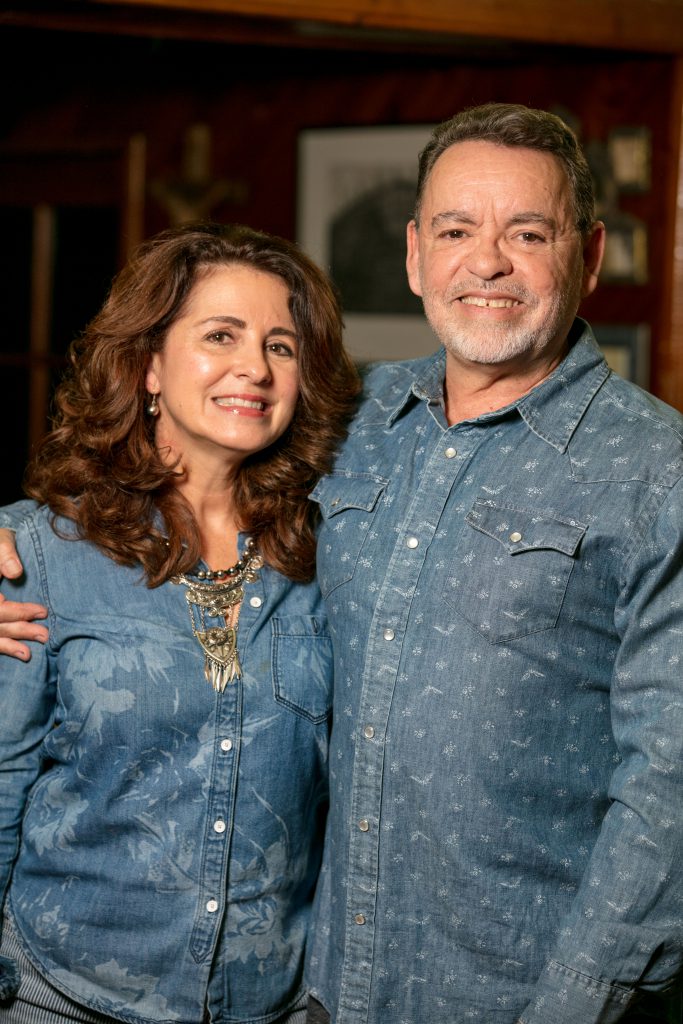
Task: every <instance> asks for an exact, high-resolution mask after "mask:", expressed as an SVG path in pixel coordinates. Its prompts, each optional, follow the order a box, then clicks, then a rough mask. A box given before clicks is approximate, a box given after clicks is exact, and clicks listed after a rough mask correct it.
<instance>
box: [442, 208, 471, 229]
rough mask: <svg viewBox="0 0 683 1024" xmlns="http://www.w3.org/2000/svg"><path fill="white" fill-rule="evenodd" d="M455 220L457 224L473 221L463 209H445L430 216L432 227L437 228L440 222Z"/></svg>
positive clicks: (447, 222) (446, 222)
mask: <svg viewBox="0 0 683 1024" xmlns="http://www.w3.org/2000/svg"><path fill="white" fill-rule="evenodd" d="M453 221H457V223H458V224H474V223H475V221H474V219H473V218H472V216H471V215H470V214H469V213H465V211H464V210H445V211H444V212H443V213H437V214H435V215H434V216H433V217H432V227H433V228H439V227H441V225H442V224H450V223H452V222H453Z"/></svg>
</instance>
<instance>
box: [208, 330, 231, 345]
mask: <svg viewBox="0 0 683 1024" xmlns="http://www.w3.org/2000/svg"><path fill="white" fill-rule="evenodd" d="M206 338H207V341H215V342H216V343H217V344H218V345H226V344H227V343H228V342H229V341H232V335H231V334H230V333H229V332H228V331H212V332H211V334H207V336H206Z"/></svg>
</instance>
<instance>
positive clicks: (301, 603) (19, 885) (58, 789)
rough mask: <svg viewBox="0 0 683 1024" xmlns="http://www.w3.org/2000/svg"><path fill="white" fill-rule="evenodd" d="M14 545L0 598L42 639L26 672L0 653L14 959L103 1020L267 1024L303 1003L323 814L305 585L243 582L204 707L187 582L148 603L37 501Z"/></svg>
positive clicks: (0, 883)
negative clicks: (46, 634) (42, 611)
mask: <svg viewBox="0 0 683 1024" xmlns="http://www.w3.org/2000/svg"><path fill="white" fill-rule="evenodd" d="M60 529H66V530H67V531H69V529H70V524H68V523H65V522H62V523H61V524H60ZM17 541H18V548H19V554H20V557H21V559H22V561H23V564H24V567H25V575H24V578H23V579H22V581H21V582H20V583H19V584H16V583H14V584H13V583H10V582H9V581H7V580H5V581H3V583H2V593H3V594H5V596H6V597H8V598H11V599H17V600H31V601H38V602H41V603H44V604H45V605H46V606H47V607H48V608H49V618H48V620H47V625H48V626H49V630H50V639H49V643H48V644H47V645H46V646H45V647H43V646H41V645H40V644H33V645H32V648H33V651H32V653H33V657H32V660H31V662H30V663H29V664H28V665H27V664H22V663H19V662H17V661H15V660H14V659H11V658H0V696H1V699H2V708H3V716H2V722H1V724H0V772H1V775H0V893H1V892H3V891H4V890H5V887H6V886H7V887H8V890H7V900H6V905H5V913H6V914H7V913H9V914H11V915H12V917H13V919H14V920H15V923H16V928H17V931H18V935H19V938H20V941H21V943H22V945H23V947H24V949H25V952H26V954H27V955H28V956H29V958H30V959H31V960H32V961H33V962H34V964H35V965H36V966H37V968H38V969H39V971H40V972H41V973H42V974H43V975H44V976H45V977H46V978H47V979H48V980H49V981H50V982H51V983H52V984H53V985H55V986H56V987H57V988H58V989H60V990H61V991H62V992H64V993H65V994H66V995H68V996H70V997H71V998H72V999H75V1000H76V1001H78V1002H79V1003H82V1004H84V1005H85V1006H87V1007H90V1008H92V1009H94V1010H97V1011H99V1012H102V1013H105V1014H110V1015H112V1016H114V1017H116V1018H117V1019H121V1020H126V1021H136V1022H139V1021H155V1022H159V1021H169V1022H170V1021H182V1022H183V1024H199V1022H202V1021H204V1020H206V1019H208V1018H207V1016H206V1009H207V1008H208V1011H209V1012H210V1014H211V1017H210V1019H211V1020H212V1021H215V1022H225V1024H227V1022H252V1024H254V1022H259V1024H267V1022H269V1021H275V1020H279V1018H280V1015H281V1014H282V1013H284V1012H285V1011H286V1010H287V1009H288V1008H290V1007H291V1006H293V1005H294V1004H295V1003H296V1002H297V1000H298V999H299V997H301V996H302V995H303V992H304V989H303V982H302V974H303V952H304V943H305V939H306V934H307V929H308V924H309V918H310V911H311V905H312V896H313V889H314V886H315V880H316V877H317V873H318V868H319V862H320V854H321V846H322V832H323V828H324V812H325V809H326V804H327V748H328V720H329V711H330V704H331V697H332V686H331V683H332V678H331V669H332V653H331V642H330V637H329V635H328V630H327V626H326V620H325V615H324V612H323V610H322V607H321V604H320V596H319V591H318V588H317V586H316V585H315V584H311V585H308V586H303V585H296V584H293V583H291V582H289V581H288V580H286V579H284V578H283V577H282V576H281V575H279V574H278V573H277V572H275V571H274V570H272V569H269V568H268V567H264V568H263V569H262V570H261V572H260V575H259V578H258V580H257V581H256V582H254V583H249V584H246V585H245V598H244V601H243V603H242V608H241V611H240V619H239V634H238V635H239V651H240V658H241V662H242V669H243V677H242V679H241V680H240V681H234V682H232V683H230V684H228V686H227V688H226V689H225V692H224V693H223V694H216V693H214V691H213V689H212V688H211V686H210V684H209V683H208V682H207V681H206V680H205V678H204V657H203V654H202V651H201V649H200V647H199V643H198V642H197V640H196V639H195V638H194V637H193V635H192V632H191V628H190V616H189V610H188V607H187V604H186V600H185V592H186V591H185V587H183V586H181V585H175V584H173V583H170V582H169V583H165V584H164V585H162V586H161V587H158V588H157V589H154V590H150V589H148V588H147V586H146V585H145V583H144V582H143V581H142V580H141V572H140V570H138V569H127V568H123V567H121V566H118V565H115V564H114V562H113V561H111V560H110V559H109V558H107V557H105V556H104V555H103V554H101V553H100V552H99V551H98V550H97V549H96V548H95V547H94V546H92V545H91V544H89V543H86V542H84V541H73V540H63V539H60V538H59V537H58V536H57V535H56V534H55V533H54V531H53V530H52V528H51V526H50V523H49V513H48V512H47V511H46V510H45V509H40V510H38V511H35V512H33V514H31V515H30V516H29V518H28V519H27V520H26V521H25V522H24V524H23V525H22V526H21V527H20V528H19V530H18V533H17ZM242 541H244V538H242ZM217 624H220V623H219V622H218V620H216V621H214V620H212V619H211V618H210V617H207V625H217Z"/></svg>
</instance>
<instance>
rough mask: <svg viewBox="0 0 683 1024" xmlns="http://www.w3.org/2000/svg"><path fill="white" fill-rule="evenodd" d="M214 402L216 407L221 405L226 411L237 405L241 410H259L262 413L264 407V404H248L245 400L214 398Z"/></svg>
mask: <svg viewBox="0 0 683 1024" xmlns="http://www.w3.org/2000/svg"><path fill="white" fill-rule="evenodd" d="M214 401H215V403H216V405H221V406H224V407H226V408H228V409H229V408H230V407H231V406H234V405H239V406H241V407H242V408H243V409H260V410H261V412H263V410H264V409H265V407H266V403H265V402H250V401H248V400H247V399H246V398H232V397H230V398H216V399H214Z"/></svg>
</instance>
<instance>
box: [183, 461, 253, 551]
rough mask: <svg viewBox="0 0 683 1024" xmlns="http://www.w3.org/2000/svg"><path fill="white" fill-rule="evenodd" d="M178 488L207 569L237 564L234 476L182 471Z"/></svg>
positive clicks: (237, 529)
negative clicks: (194, 524)
mask: <svg viewBox="0 0 683 1024" xmlns="http://www.w3.org/2000/svg"><path fill="white" fill-rule="evenodd" d="M183 476H184V478H183V480H182V481H181V482H180V483H179V485H178V489H179V490H180V491H181V493H182V495H183V497H184V498H185V500H186V501H187V502H189V504H190V507H191V508H192V512H193V513H194V517H195V520H196V522H197V526H198V528H199V536H200V538H201V545H202V558H203V559H204V561H205V562H206V564H207V565H208V566H209V568H210V569H214V570H215V569H227V568H228V567H229V566H231V565H234V564H235V562H237V561H238V559H239V557H240V555H241V552H240V551H239V550H238V533H239V523H238V521H237V516H236V512H235V503H234V479H235V474H230V475H227V476H226V474H223V475H222V476H220V475H217V474H213V475H211V476H208V475H207V474H202V473H198V472H196V471H194V472H189V473H188V472H187V470H185V471H184V475H183Z"/></svg>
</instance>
